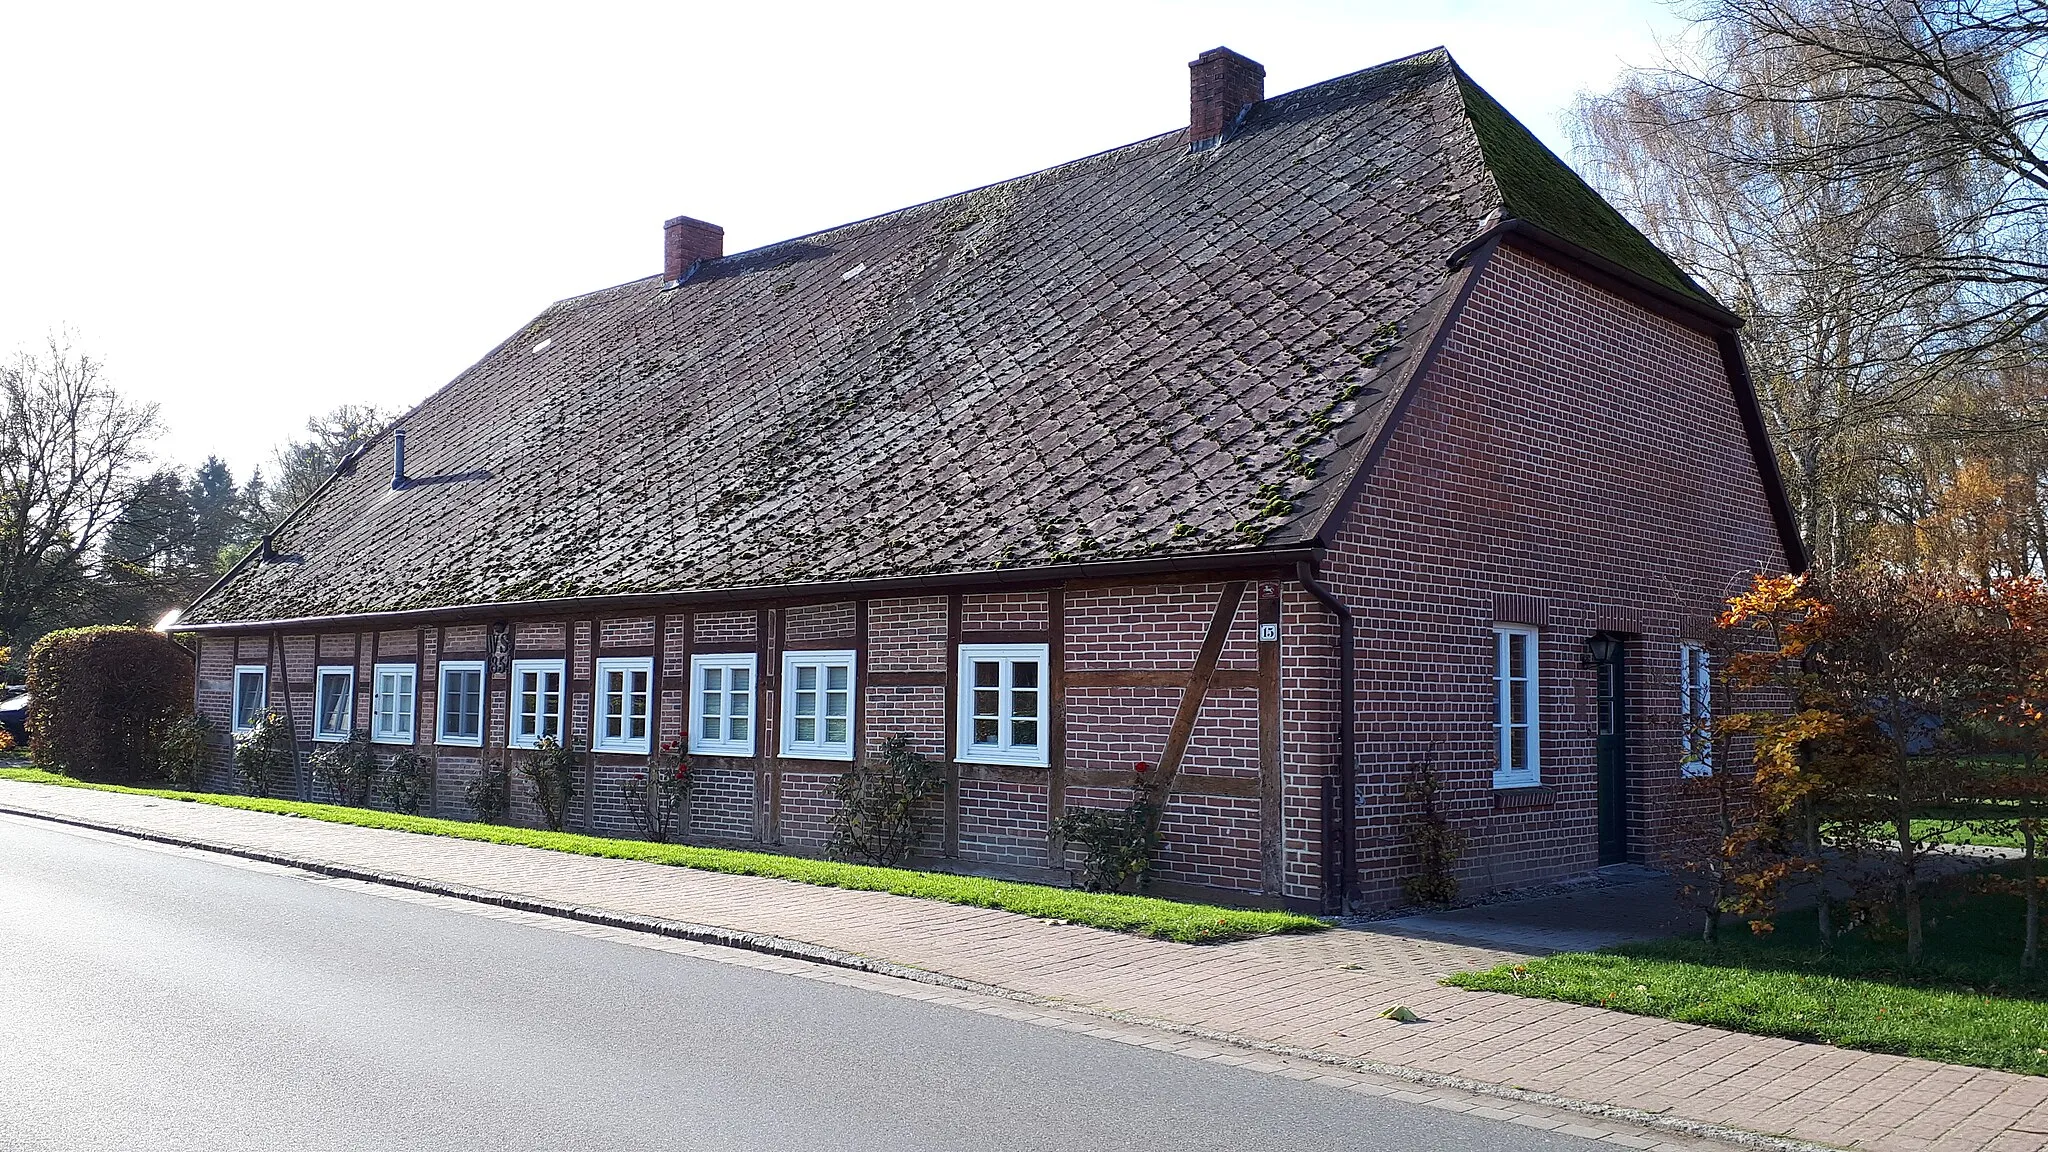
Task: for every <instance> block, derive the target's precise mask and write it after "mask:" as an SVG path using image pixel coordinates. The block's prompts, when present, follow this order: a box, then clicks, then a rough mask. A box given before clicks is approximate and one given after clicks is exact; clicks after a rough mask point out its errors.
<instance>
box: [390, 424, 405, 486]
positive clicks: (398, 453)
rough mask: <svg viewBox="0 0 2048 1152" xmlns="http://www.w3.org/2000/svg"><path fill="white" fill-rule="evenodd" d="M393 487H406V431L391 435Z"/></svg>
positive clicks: (400, 430)
mask: <svg viewBox="0 0 2048 1152" xmlns="http://www.w3.org/2000/svg"><path fill="white" fill-rule="evenodd" d="M391 486H392V487H393V488H403V487H405V429H403V428H400V429H399V430H398V431H396V432H393V433H392V434H391Z"/></svg>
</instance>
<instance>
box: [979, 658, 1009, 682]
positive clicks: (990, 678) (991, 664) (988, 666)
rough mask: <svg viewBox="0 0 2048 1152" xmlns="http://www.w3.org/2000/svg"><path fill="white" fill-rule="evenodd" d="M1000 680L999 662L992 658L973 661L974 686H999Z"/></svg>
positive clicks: (1000, 667) (1001, 677)
mask: <svg viewBox="0 0 2048 1152" xmlns="http://www.w3.org/2000/svg"><path fill="white" fill-rule="evenodd" d="M1002 682H1003V666H1002V665H1001V664H999V663H997V662H996V661H994V660H976V661H975V662H974V686H975V687H976V688H996V687H1000V686H1001V685H1002Z"/></svg>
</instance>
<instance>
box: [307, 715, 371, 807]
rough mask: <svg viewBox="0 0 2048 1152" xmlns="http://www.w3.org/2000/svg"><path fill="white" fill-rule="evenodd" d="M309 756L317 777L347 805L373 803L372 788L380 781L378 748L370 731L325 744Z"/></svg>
mask: <svg viewBox="0 0 2048 1152" xmlns="http://www.w3.org/2000/svg"><path fill="white" fill-rule="evenodd" d="M306 759H307V765H308V767H310V768H312V769H313V778H314V779H315V780H318V781H320V782H321V783H323V784H325V785H327V786H328V787H329V788H331V789H333V790H334V795H335V798H336V799H338V800H340V801H341V802H342V803H343V804H346V805H349V806H350V807H354V808H361V807H363V806H364V805H366V804H368V803H369V802H370V789H371V788H372V787H373V786H374V785H375V784H376V782H377V749H376V748H375V747H373V746H372V745H371V744H370V738H369V736H368V735H367V734H366V733H362V732H358V733H356V734H355V735H353V736H350V737H349V738H348V739H347V740H346V741H344V742H342V743H339V744H324V745H322V746H321V747H320V750H319V751H317V752H315V753H313V754H312V755H311V756H309V757H307V758H306Z"/></svg>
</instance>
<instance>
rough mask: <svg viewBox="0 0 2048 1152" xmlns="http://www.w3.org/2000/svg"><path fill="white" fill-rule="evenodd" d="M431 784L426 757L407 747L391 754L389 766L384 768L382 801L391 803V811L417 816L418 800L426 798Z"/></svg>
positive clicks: (418, 811)
mask: <svg viewBox="0 0 2048 1152" xmlns="http://www.w3.org/2000/svg"><path fill="white" fill-rule="evenodd" d="M432 784H433V779H432V777H431V776H430V775H429V774H428V772H427V761H426V758H425V757H423V756H421V755H420V754H419V753H417V752H414V751H412V750H411V749H407V750H406V751H404V752H400V753H399V754H398V755H396V756H393V757H392V758H391V765H390V767H388V768H386V769H385V770H384V802H385V803H387V804H389V805H391V810H392V811H393V812H403V813H405V814H406V815H408V816H417V815H419V814H420V801H422V800H424V799H426V796H427V789H428V788H429V787H430V786H432Z"/></svg>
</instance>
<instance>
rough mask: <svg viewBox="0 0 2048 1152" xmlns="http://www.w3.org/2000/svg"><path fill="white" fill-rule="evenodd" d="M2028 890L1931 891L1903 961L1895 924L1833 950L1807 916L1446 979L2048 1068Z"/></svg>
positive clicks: (1757, 1028) (1816, 1037)
mask: <svg viewBox="0 0 2048 1152" xmlns="http://www.w3.org/2000/svg"><path fill="white" fill-rule="evenodd" d="M2019 905H2020V900H2019V898H2018V897H2017V896H2016V895H2012V894H2010V893H2003V892H1984V891H1970V890H1968V889H1967V887H1963V888H1958V889H1956V890H1952V891H1949V892H1947V893H1945V894H1943V895H1942V896H1941V897H1939V898H1937V899H1933V900H1930V901H1929V905H1928V916H1927V922H1928V937H1927V944H1928V946H1927V956H1926V959H1925V961H1924V962H1923V963H1922V964H1920V965H1918V966H1916V967H1908V966H1907V965H1906V963H1905V958H1904V948H1903V945H1902V944H1901V943H1900V942H1899V941H1898V939H1897V933H1896V929H1893V928H1883V927H1881V928H1878V929H1876V930H1873V929H1871V928H1870V927H1869V926H1865V927H1863V928H1860V929H1859V930H1857V931H1855V932H1850V933H1846V934H1844V935H1843V937H1842V938H1841V940H1840V942H1839V944H1838V946H1837V948H1836V950H1835V952H1834V954H1832V955H1824V954H1822V953H1821V951H1820V949H1819V946H1818V938H1817V934H1816V932H1815V929H1814V925H1813V916H1812V914H1811V913H1810V912H1808V913H1805V914H1801V915H1796V916H1788V917H1785V918H1784V919H1781V920H1780V921H1779V925H1778V930H1777V931H1776V932H1773V933H1771V934H1769V935H1765V936H1752V935H1751V934H1750V933H1749V931H1748V930H1747V929H1746V928H1745V927H1744V926H1742V925H1740V924H1734V925H1731V927H1732V929H1733V931H1732V932H1731V933H1730V934H1729V935H1728V937H1727V938H1726V939H1724V940H1722V941H1721V942H1720V943H1718V944H1707V943H1705V942H1703V941H1700V940H1697V939H1673V940H1660V941H1653V942H1648V943H1641V944H1625V945H1621V946H1618V947H1614V948H1609V949H1605V950H1603V951H1600V952H1570V953H1563V954H1560V955H1556V956H1545V957H1541V958H1538V959H1532V960H1529V961H1527V962H1524V963H1518V964H1503V965H1501V966H1500V967H1498V968H1494V969H1491V970H1489V971H1485V972H1465V973H1459V974H1458V975H1455V976H1452V977H1450V978H1449V979H1447V980H1446V981H1445V983H1447V984H1451V985H1454V986H1456V987H1459V988H1471V989H1476V990H1480V991H1487V992H1509V993H1513V994H1515V995H1519V996H1533V997H1537V998H1540V999H1545V1000H1560V1001H1564V1002H1565V1003H1569V1004H1589V1005H1594V1006H1597V1007H1603V1008H1613V1009H1615V1010H1617V1011H1621V1012H1633V1013H1636V1014H1638V1015H1644V1016H1661V1017H1663V1018H1665V1019H1668V1020H1680V1021H1684V1022H1685V1023H1688V1024H1706V1025H1711V1026H1713V1027H1717V1028H1728V1029H1732V1030H1734V1031H1738V1032H1751V1033H1755V1034H1757V1035H1762V1036H1781V1037H1784V1038H1786V1039H1790V1040H1805V1041H1811V1042H1817V1043H1824V1044H1834V1045H1838V1046H1840V1047H1843V1048H1857V1049H1862V1050H1865V1051H1870V1052H1890V1053H1895V1054H1897V1055H1901V1056H1917V1057H1921V1058H1923V1059H1927V1060H1940V1061H1944V1062H1946V1063H1950V1064H1972V1065H1976V1066H1978V1067H1983V1068H2002V1069H2005V1070H2007V1071H2010V1072H2022V1073H2027V1074H2030V1075H2035V1076H2042V1075H2048V976H2044V975H2042V974H2030V973H2026V972H2023V971H2022V970H2021V969H2020V967H2019V956H2020V951H2021V948H2020V928H2021V920H2020V908H2019Z"/></svg>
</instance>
